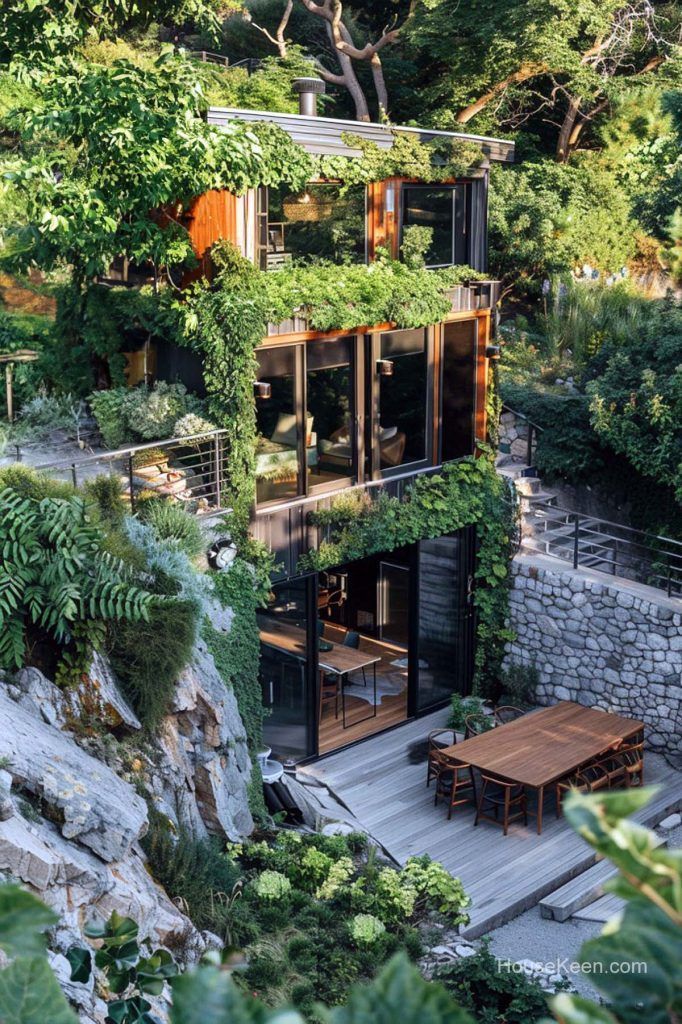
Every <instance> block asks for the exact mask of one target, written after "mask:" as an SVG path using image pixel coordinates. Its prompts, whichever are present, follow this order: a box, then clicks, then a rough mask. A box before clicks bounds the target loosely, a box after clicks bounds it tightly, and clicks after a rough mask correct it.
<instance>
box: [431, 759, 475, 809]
mask: <svg viewBox="0 0 682 1024" xmlns="http://www.w3.org/2000/svg"><path fill="white" fill-rule="evenodd" d="M433 764H434V768H435V779H436V795H435V797H434V800H433V802H434V804H437V803H438V801H439V800H441V799H443V800H447V802H448V820H449V819H450V818H451V817H452V808H453V807H458V806H459V805H460V804H465V803H468V802H469V801H472V802H473V803H474V804H476V783H475V781H474V772H473V769H472V767H471V765H470V764H467V763H466V762H464V761H454V760H453V759H452V758H450V757H447V756H446V755H445V754H443V753H442V752H441V751H437V750H434V751H433Z"/></svg>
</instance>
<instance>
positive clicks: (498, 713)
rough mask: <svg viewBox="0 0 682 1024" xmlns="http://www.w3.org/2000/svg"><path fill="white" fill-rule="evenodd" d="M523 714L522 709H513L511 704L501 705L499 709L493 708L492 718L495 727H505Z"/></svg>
mask: <svg viewBox="0 0 682 1024" xmlns="http://www.w3.org/2000/svg"><path fill="white" fill-rule="evenodd" d="M525 713H526V712H525V711H524V710H523V709H522V708H515V707H514V705H513V704H503V705H502V706H501V707H499V708H495V710H494V711H493V718H494V719H495V722H496V723H497V725H506V724H507V722H513V721H514V720H515V719H516V718H521V716H522V715H525Z"/></svg>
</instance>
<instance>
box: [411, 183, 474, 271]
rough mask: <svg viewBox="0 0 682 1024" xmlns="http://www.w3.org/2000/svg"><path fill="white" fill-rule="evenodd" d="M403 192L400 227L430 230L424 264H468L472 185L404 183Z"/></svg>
mask: <svg viewBox="0 0 682 1024" xmlns="http://www.w3.org/2000/svg"><path fill="white" fill-rule="evenodd" d="M402 195H403V202H402V229H403V230H404V229H405V228H406V227H409V226H411V225H417V226H419V227H425V228H430V229H431V231H432V238H431V245H430V247H429V250H428V252H427V253H426V265H427V267H448V266H451V265H452V264H454V263H468V262H469V259H470V256H469V225H470V220H471V201H470V197H471V186H470V185H468V184H459V185H446V186H430V185H405V186H404V187H403V190H402Z"/></svg>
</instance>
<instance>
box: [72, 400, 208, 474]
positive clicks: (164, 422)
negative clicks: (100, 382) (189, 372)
mask: <svg viewBox="0 0 682 1024" xmlns="http://www.w3.org/2000/svg"><path fill="white" fill-rule="evenodd" d="M88 400H89V402H90V406H91V408H92V412H93V415H94V417H95V419H96V420H97V425H98V427H99V429H100V433H101V434H102V438H103V440H104V443H105V444H106V446H107V447H108V448H120V447H121V446H122V445H123V444H125V443H126V442H133V441H157V440H163V439H164V438H166V437H172V436H173V430H174V427H175V423H176V421H177V420H179V419H180V417H182V416H185V415H186V414H187V413H193V412H198V411H199V410H200V409H201V403H200V402H199V401H198V399H196V398H194V396H193V395H190V394H188V392H187V388H186V387H185V386H184V384H179V383H177V384H168V383H167V382H166V381H157V382H156V383H155V384H154V387H153V388H152V389H151V390H148V389H147V388H146V387H145V386H144V385H140V386H139V387H137V388H127V387H118V388H110V389H109V390H108V391H95V392H93V394H91V395H90V396H89V399H88ZM165 458H166V456H164V459H165Z"/></svg>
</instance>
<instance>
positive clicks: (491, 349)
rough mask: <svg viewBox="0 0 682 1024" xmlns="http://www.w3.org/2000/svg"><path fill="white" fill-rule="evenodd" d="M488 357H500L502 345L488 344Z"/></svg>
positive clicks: (486, 353)
mask: <svg viewBox="0 0 682 1024" xmlns="http://www.w3.org/2000/svg"><path fill="white" fill-rule="evenodd" d="M485 357H486V359H499V358H500V346H499V345H486V347H485Z"/></svg>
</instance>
